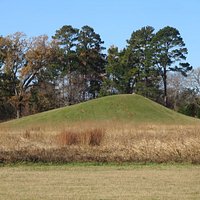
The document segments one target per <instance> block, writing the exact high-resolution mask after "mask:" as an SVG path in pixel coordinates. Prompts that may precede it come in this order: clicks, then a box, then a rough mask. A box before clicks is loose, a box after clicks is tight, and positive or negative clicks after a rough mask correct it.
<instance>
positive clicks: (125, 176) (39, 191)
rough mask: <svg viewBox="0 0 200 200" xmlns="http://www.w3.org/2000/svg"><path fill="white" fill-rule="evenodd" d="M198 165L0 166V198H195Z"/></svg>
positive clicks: (199, 181)
mask: <svg viewBox="0 0 200 200" xmlns="http://www.w3.org/2000/svg"><path fill="white" fill-rule="evenodd" d="M199 170H200V166H199V165H188V164H183V165H178V164H176V165H172V164H167V165H158V164H148V165H141V164H131V165H130V164H128V165H127V164H124V165H115V164H108V165H105V164H104V165H101V166H97V165H95V163H93V164H91V163H89V164H88V163H81V164H80V163H76V164H65V165H40V164H30V165H12V166H8V165H6V166H4V167H1V168H0V200H1V199H2V200H4V199H6V200H25V199H26V200H27V199H35V200H37V199H43V200H53V199H61V200H62V199H63V200H64V199H84V200H85V199H86V200H88V199H93V200H100V199H127V200H129V199H130V200H132V199H139V200H149V199H157V200H161V199H170V200H176V199H182V200H191V199H194V200H198V199H200V173H199Z"/></svg>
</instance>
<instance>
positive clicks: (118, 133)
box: [0, 121, 200, 164]
mask: <svg viewBox="0 0 200 200" xmlns="http://www.w3.org/2000/svg"><path fill="white" fill-rule="evenodd" d="M18 161H31V162H36V161H37V162H39V161H40V162H74V161H78V162H82V161H83V162H85V161H97V162H145V163H146V162H156V163H163V162H164V163H167V162H188V163H198V164H199V163H200V125H199V126H198V125H191V126H189V125H185V126H184V125H177V126H175V125H158V124H157V125H156V124H143V125H141V124H140V125H139V124H131V123H117V122H116V121H110V122H104V123H103V122H100V123H92V122H85V123H79V124H75V123H74V124H69V125H68V126H67V125H66V126H65V127H56V128H55V129H54V130H48V127H47V128H45V129H44V128H43V129H41V128H39V126H38V127H35V128H31V129H28V130H17V131H14V130H12V131H9V130H1V133H0V162H5V163H6V162H18Z"/></svg>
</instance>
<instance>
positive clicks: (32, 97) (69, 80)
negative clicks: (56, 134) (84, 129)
mask: <svg viewBox="0 0 200 200" xmlns="http://www.w3.org/2000/svg"><path fill="white" fill-rule="evenodd" d="M103 45H104V41H102V39H101V36H100V35H99V34H98V33H96V32H95V30H94V29H93V28H92V27H90V26H87V25H86V26H83V27H82V28H80V29H79V28H74V27H73V26H71V25H64V26H62V27H61V28H60V29H58V30H56V31H55V34H54V35H53V36H52V38H49V37H48V36H46V35H42V36H38V37H32V38H28V37H27V36H26V35H25V34H24V33H19V32H17V33H15V34H13V35H8V36H5V37H3V36H1V37H0V120H7V119H11V118H14V117H18V118H19V117H22V116H25V115H30V114H33V113H37V112H41V111H45V110H49V109H54V108H58V107H61V106H65V105H72V104H76V103H79V102H83V101H87V100H89V99H93V98H97V97H99V96H105V95H112V94H120V93H137V94H141V95H143V96H145V97H148V98H151V99H153V100H155V101H157V102H159V103H161V104H164V105H166V106H169V107H171V108H174V109H177V106H179V107H181V108H182V111H183V110H184V109H185V107H184V105H182V104H179V103H178V102H175V101H174V96H173V94H175V93H176V95H179V96H180V94H178V93H177V92H174V91H180V90H176V89H175V88H174V86H173V87H172V84H170V83H169V82H170V81H172V82H173V80H172V77H175V76H173V74H175V73H179V74H180V75H181V76H182V77H187V75H188V74H191V73H192V72H193V71H191V70H192V67H191V66H190V64H189V63H188V62H186V56H187V53H188V50H187V48H186V46H185V43H184V41H183V38H182V37H181V35H180V33H179V31H178V30H177V29H176V28H173V27H169V26H166V27H164V28H162V29H160V30H159V31H157V32H156V31H155V29H154V28H153V27H151V26H145V27H142V28H141V29H138V30H135V31H133V32H132V34H131V36H130V38H129V39H127V45H126V46H125V47H124V48H123V49H119V48H118V47H117V46H114V45H112V46H111V47H110V48H109V49H108V51H107V53H106V51H105V47H104V46H103ZM189 77H192V76H191V75H189ZM194 77H195V78H197V73H194V74H193V80H194ZM195 80H196V79H195ZM172 82H171V83H172ZM196 83H198V81H197V80H196ZM195 87H198V89H199V90H200V88H199V84H195ZM187 89H192V86H187V87H185V89H184V90H183V91H182V90H181V91H182V92H183V94H182V95H187V96H188V99H191V98H190V96H191V95H193V96H194V94H195V95H196V96H197V97H198V95H199V92H196V93H194V92H189V90H187ZM195 91H197V89H195ZM198 103H199V101H195V105H196V107H198V106H197V105H199V104H198ZM187 104H188V102H187ZM188 105H189V104H188ZM196 107H195V108H196ZM180 110H181V109H180ZM185 110H186V109H185Z"/></svg>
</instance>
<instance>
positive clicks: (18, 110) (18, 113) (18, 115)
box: [16, 108, 20, 119]
mask: <svg viewBox="0 0 200 200" xmlns="http://www.w3.org/2000/svg"><path fill="white" fill-rule="evenodd" d="M16 114H17V119H19V118H20V109H19V108H18V109H17V112H16Z"/></svg>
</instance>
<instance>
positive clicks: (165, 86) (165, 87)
mask: <svg viewBox="0 0 200 200" xmlns="http://www.w3.org/2000/svg"><path fill="white" fill-rule="evenodd" d="M163 84H164V105H165V106H166V107H167V105H168V102H167V70H166V66H165V67H164V74H163Z"/></svg>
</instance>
